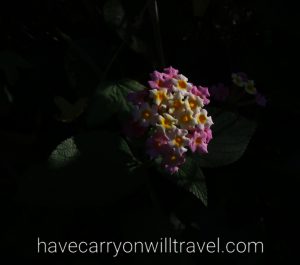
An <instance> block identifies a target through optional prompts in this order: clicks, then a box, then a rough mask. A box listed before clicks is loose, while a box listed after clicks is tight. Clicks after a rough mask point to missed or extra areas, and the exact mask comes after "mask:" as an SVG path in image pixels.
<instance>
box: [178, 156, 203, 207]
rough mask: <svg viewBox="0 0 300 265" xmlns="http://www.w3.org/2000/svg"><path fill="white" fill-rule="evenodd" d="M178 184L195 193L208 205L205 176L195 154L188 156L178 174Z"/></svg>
mask: <svg viewBox="0 0 300 265" xmlns="http://www.w3.org/2000/svg"><path fill="white" fill-rule="evenodd" d="M176 179H177V184H178V185H180V186H182V187H184V188H185V189H186V190H188V191H189V192H191V193H193V194H194V195H195V196H196V197H197V198H198V199H200V200H201V201H202V202H203V204H204V205H205V206H207V187H206V182H205V176H204V174H203V172H202V170H201V168H200V167H199V163H198V161H197V159H195V157H194V156H192V157H187V159H186V162H185V163H184V164H183V165H182V166H181V168H180V169H179V171H178V173H177V174H176Z"/></svg>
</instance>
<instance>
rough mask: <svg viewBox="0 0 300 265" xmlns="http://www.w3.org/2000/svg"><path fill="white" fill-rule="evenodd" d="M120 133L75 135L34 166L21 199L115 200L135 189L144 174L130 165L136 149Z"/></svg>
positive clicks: (65, 202)
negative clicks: (47, 159)
mask: <svg viewBox="0 0 300 265" xmlns="http://www.w3.org/2000/svg"><path fill="white" fill-rule="evenodd" d="M124 141H125V140H124V139H122V138H121V137H120V136H118V135H117V134H113V133H110V132H105V131H98V132H92V133H87V134H82V135H79V136H75V137H72V138H70V139H67V140H65V141H64V142H62V143H61V144H60V145H58V147H57V148H56V149H55V150H54V151H53V152H52V154H51V155H50V158H49V161H48V163H47V165H46V166H40V167H35V168H33V169H32V170H31V171H30V172H29V173H28V174H27V178H24V183H22V185H21V192H20V199H21V200H22V201H25V202H31V203H34V204H39V203H41V204H43V203H51V204H58V205H80V204H83V205H84V204H86V203H89V204H97V205H105V204H107V203H114V202H116V201H118V200H120V199H121V198H123V197H124V196H126V195H129V194H130V193H131V192H132V191H134V190H135V189H136V188H137V187H138V186H139V185H140V184H141V183H142V182H143V176H141V175H139V174H134V173H133V172H132V171H130V169H129V168H128V166H127V165H128V164H129V163H130V164H132V159H133V156H132V153H131V152H130V149H129V147H128V146H126V143H124Z"/></svg>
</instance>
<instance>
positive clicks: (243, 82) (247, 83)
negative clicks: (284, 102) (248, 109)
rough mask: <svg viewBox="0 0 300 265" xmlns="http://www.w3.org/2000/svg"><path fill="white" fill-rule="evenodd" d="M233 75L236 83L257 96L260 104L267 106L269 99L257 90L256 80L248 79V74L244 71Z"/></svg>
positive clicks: (256, 98)
mask: <svg viewBox="0 0 300 265" xmlns="http://www.w3.org/2000/svg"><path fill="white" fill-rule="evenodd" d="M231 77H232V82H233V84H234V85H236V86H237V87H240V88H243V89H244V90H245V92H246V93H247V94H250V95H253V96H255V101H256V103H257V104H258V105H260V106H262V107H265V106H266V104H267V100H266V98H265V96H264V95H262V94H261V93H259V92H258V91H257V89H256V87H255V83H254V80H250V79H248V76H247V75H246V74H245V73H243V72H239V73H233V74H232V75H231Z"/></svg>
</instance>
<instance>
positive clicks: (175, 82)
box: [130, 67, 213, 174]
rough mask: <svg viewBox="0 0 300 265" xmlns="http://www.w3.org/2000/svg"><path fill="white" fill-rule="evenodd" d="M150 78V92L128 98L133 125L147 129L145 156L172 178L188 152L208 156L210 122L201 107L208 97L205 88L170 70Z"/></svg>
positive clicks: (174, 70) (153, 74)
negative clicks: (160, 165)
mask: <svg viewBox="0 0 300 265" xmlns="http://www.w3.org/2000/svg"><path fill="white" fill-rule="evenodd" d="M150 77H151V80H150V81H149V82H148V84H149V86H150V88H147V89H145V90H144V91H142V92H136V93H135V94H131V95H130V99H131V102H132V104H133V105H135V108H136V110H135V114H134V122H135V123H139V124H140V125H141V126H142V127H143V128H146V133H147V136H148V139H147V141H146V153H147V154H148V155H149V156H150V158H151V159H155V158H161V159H160V161H161V164H162V167H163V168H165V169H166V170H167V171H168V172H170V173H171V174H173V173H176V172H177V171H178V170H179V168H180V166H181V165H182V164H184V162H185V159H186V156H187V155H188V154H189V152H196V151H197V152H198V153H199V155H202V154H203V153H207V152H208V150H207V146H208V143H209V141H210V140H211V139H212V131H211V129H210V127H211V125H212V124H213V121H212V118H211V117H210V116H208V113H207V111H206V110H205V109H204V106H205V105H206V104H208V103H209V96H210V95H209V92H208V88H207V87H202V86H195V85H193V84H192V83H191V82H189V80H188V78H187V77H186V76H184V75H182V74H180V73H179V71H178V70H177V69H175V68H173V67H169V68H165V69H164V71H163V72H158V71H154V72H153V73H152V74H150Z"/></svg>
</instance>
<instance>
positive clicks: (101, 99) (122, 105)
mask: <svg viewBox="0 0 300 265" xmlns="http://www.w3.org/2000/svg"><path fill="white" fill-rule="evenodd" d="M143 89H145V87H144V86H143V85H141V84H140V83H138V82H136V81H134V80H123V81H120V82H111V83H103V84H101V85H100V86H99V87H98V89H97V90H96V93H95V95H94V97H93V99H92V102H91V104H90V106H89V109H88V112H87V124H88V126H89V127H97V126H99V125H101V124H102V123H103V122H105V121H107V120H108V119H109V118H111V117H112V116H113V115H114V114H117V116H118V117H119V118H122V117H124V116H126V115H128V114H129V113H130V112H131V111H132V106H131V104H130V103H129V102H128V100H127V95H128V93H129V92H132V91H141V90H143Z"/></svg>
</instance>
